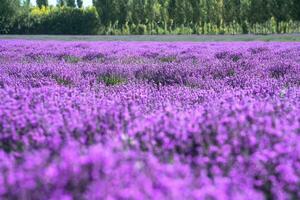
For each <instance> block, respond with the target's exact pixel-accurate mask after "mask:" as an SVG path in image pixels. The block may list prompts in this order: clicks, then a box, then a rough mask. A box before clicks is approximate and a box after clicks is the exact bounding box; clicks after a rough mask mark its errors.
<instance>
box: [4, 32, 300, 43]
mask: <svg viewBox="0 0 300 200" xmlns="http://www.w3.org/2000/svg"><path fill="white" fill-rule="evenodd" d="M1 39H27V40H62V41H164V42H175V41H189V42H206V41H207V42H210V41H211V42H213V41H286V42H288V41H291V42H295V41H298V42H300V33H295V34H271V35H253V34H247V35H123V36H112V35H93V36H83V35H0V40H1Z"/></svg>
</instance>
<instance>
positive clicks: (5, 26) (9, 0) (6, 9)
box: [0, 0, 19, 34]
mask: <svg viewBox="0 0 300 200" xmlns="http://www.w3.org/2000/svg"><path fill="white" fill-rule="evenodd" d="M18 11H19V1H18V0H1V3H0V34H3V33H4V34H5V33H8V32H9V30H10V28H11V26H12V24H13V21H14V19H15V17H16V15H17V14H18Z"/></svg>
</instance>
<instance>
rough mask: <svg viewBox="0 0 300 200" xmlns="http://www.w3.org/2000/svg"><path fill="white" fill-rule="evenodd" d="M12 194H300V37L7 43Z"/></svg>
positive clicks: (1, 59) (3, 135)
mask: <svg viewBox="0 0 300 200" xmlns="http://www.w3.org/2000/svg"><path fill="white" fill-rule="evenodd" d="M0 101H1V103H0V174H1V176H0V197H1V199H297V198H300V191H299V185H300V143H299V141H300V114H299V113H300V43H260V42H251V43H154V42H153V43H151V42H147V43H142V42H139V43H134V42H131V43H125V42H97V43H96V42H95V43H89V42H80V43H79V42H57V41H47V42H46V41H41V42H37V41H34V42H33V41H22V40H9V41H8V40H7V41H5V40H2V41H0Z"/></svg>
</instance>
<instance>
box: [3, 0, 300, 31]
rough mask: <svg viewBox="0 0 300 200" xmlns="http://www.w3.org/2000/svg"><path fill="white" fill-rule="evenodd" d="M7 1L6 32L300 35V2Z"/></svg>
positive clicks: (4, 19) (235, 0)
mask: <svg viewBox="0 0 300 200" xmlns="http://www.w3.org/2000/svg"><path fill="white" fill-rule="evenodd" d="M1 1H2V2H3V3H1V6H0V33H14V34H106V35H121V34H125V35H129V34H141V35H143V34H241V33H243V34H248V33H255V34H269V33H292V32H299V31H300V26H299V22H300V2H299V0H288V1H287V0H93V4H94V7H91V8H87V9H78V8H81V7H82V4H83V1H82V0H58V1H57V5H58V7H47V5H48V3H47V2H48V1H47V0H38V1H37V5H38V7H39V10H38V9H37V8H30V9H20V8H19V7H20V6H19V5H18V2H19V1H18V0H1ZM24 1H25V2H27V3H24V4H23V5H24V6H23V7H25V5H26V4H28V0H24ZM76 5H77V6H76ZM27 7H29V6H28V5H27ZM76 7H78V8H76ZM20 10H21V11H22V12H20ZM37 13H38V14H37ZM16 16H17V17H16Z"/></svg>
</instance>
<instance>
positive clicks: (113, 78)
mask: <svg viewBox="0 0 300 200" xmlns="http://www.w3.org/2000/svg"><path fill="white" fill-rule="evenodd" d="M101 81H102V82H104V84H105V85H106V86H113V85H119V84H121V83H124V82H125V79H124V78H122V77H121V76H120V75H111V74H109V75H103V76H99V77H98V82H101Z"/></svg>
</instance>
